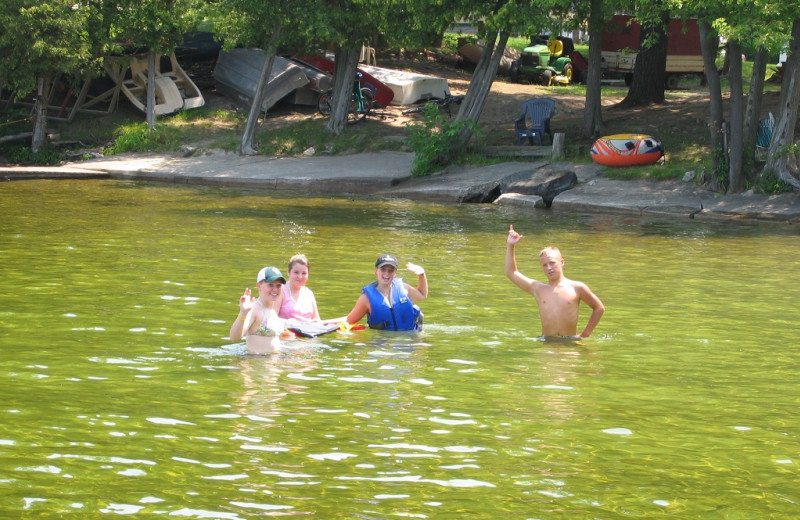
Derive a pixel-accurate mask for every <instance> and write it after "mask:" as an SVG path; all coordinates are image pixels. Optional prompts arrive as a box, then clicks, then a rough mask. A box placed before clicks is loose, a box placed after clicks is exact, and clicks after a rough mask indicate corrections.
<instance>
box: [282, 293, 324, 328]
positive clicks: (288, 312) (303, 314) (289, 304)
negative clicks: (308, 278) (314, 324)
mask: <svg viewBox="0 0 800 520" xmlns="http://www.w3.org/2000/svg"><path fill="white" fill-rule="evenodd" d="M281 290H282V291H283V303H282V304H281V310H280V312H279V313H278V314H279V316H280V317H281V318H285V319H290V318H293V319H295V320H297V321H314V317H315V314H314V308H315V307H316V303H317V301H316V299H315V298H314V293H313V292H311V289H309V288H308V287H305V286H302V287H300V294H299V295H298V297H297V300H295V299H294V298H292V290H291V288H289V284H284V285H283V287H282V288H281Z"/></svg>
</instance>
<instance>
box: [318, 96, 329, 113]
mask: <svg viewBox="0 0 800 520" xmlns="http://www.w3.org/2000/svg"><path fill="white" fill-rule="evenodd" d="M317 110H319V113H320V114H322V115H323V116H329V115H331V92H324V93H323V94H321V95H320V96H319V100H318V101H317Z"/></svg>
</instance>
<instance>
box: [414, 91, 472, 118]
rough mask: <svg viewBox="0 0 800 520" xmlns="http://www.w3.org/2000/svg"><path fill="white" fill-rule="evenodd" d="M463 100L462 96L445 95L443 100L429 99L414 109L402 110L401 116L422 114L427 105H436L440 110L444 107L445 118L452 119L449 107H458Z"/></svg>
mask: <svg viewBox="0 0 800 520" xmlns="http://www.w3.org/2000/svg"><path fill="white" fill-rule="evenodd" d="M463 100H464V96H451V95H450V94H445V96H444V97H443V98H435V97H434V98H429V99H426V100H425V101H423V102H422V103H420V104H418V105H417V106H415V107H412V108H407V109H405V110H403V112H402V113H403V115H408V114H416V113H418V112H424V111H425V108H426V107H427V106H428V105H429V104H431V103H432V104H434V105H437V106H438V107H439V108H440V109H441V108H442V107H444V108H445V109H446V110H447V116H448V117H452V116H453V114H452V113H451V112H450V105H460V104H461V102H462V101H463Z"/></svg>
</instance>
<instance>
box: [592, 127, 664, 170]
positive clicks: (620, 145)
mask: <svg viewBox="0 0 800 520" xmlns="http://www.w3.org/2000/svg"><path fill="white" fill-rule="evenodd" d="M591 155H592V159H594V162H596V163H598V164H603V165H605V166H636V165H641V164H653V163H655V162H657V161H658V160H659V159H661V158H662V157H663V156H664V145H663V144H661V141H659V140H658V139H656V138H655V137H653V136H650V135H641V134H614V135H607V136H604V137H601V138H600V139H598V140H597V141H595V142H594V144H593V145H592V149H591Z"/></svg>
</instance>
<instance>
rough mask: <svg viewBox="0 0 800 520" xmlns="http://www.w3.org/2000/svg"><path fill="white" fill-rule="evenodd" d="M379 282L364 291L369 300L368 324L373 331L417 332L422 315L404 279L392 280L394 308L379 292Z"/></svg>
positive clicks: (373, 283)
mask: <svg viewBox="0 0 800 520" xmlns="http://www.w3.org/2000/svg"><path fill="white" fill-rule="evenodd" d="M377 286H378V282H372V283H371V284H369V285H367V286H366V287H364V289H362V291H363V292H364V294H366V295H367V298H368V299H369V308H370V312H369V316H368V317H367V324H368V325H369V328H371V329H383V330H417V328H418V325H417V323H418V321H420V322H421V320H420V319H419V318H420V317H421V315H422V312H421V311H420V310H419V307H417V306H416V305H414V302H412V301H411V298H409V296H408V291H406V285H405V283H403V279H402V278H395V279H394V280H392V306H391V307H389V305H387V303H386V300H385V299H384V298H383V295H382V294H381V293H380V292H379V291H378V288H377Z"/></svg>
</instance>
